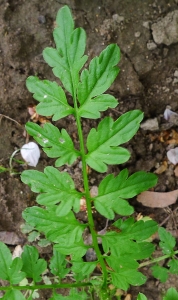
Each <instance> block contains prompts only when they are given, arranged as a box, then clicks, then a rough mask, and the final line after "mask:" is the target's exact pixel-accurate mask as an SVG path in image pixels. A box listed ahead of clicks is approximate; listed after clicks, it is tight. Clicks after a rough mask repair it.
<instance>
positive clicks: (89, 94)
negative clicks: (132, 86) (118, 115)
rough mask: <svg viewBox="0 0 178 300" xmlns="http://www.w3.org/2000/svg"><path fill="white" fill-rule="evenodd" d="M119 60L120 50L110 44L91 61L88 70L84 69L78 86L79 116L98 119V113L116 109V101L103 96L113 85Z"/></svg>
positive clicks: (117, 71)
mask: <svg viewBox="0 0 178 300" xmlns="http://www.w3.org/2000/svg"><path fill="white" fill-rule="evenodd" d="M119 60H120V49H119V47H118V46H117V45H116V44H111V45H109V46H108V47H106V49H104V50H103V51H102V52H101V54H100V56H99V57H97V56H96V57H95V58H93V59H92V60H91V62H90V65H89V70H87V69H84V70H83V71H82V74H81V82H80V83H79V85H78V100H79V103H80V108H79V110H78V112H79V115H80V116H81V117H84V118H93V119H96V118H99V117H100V111H105V110H107V109H108V107H112V108H114V107H116V106H117V104H118V103H117V100H116V99H115V98H114V97H113V96H111V95H107V94H106V95H101V94H103V93H104V92H105V91H106V90H107V89H108V88H109V87H110V86H111V84H112V83H113V81H114V80H115V78H116V76H117V75H118V73H119V68H118V67H117V66H116V65H117V64H118V62H119Z"/></svg>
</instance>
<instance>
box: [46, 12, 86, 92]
mask: <svg viewBox="0 0 178 300" xmlns="http://www.w3.org/2000/svg"><path fill="white" fill-rule="evenodd" d="M56 23H57V27H56V28H55V29H54V32H53V36H54V40H55V43H56V49H54V48H49V47H48V48H46V49H45V50H44V51H43V57H44V59H45V61H46V62H47V63H48V64H49V66H50V67H52V68H53V73H54V75H55V76H57V77H58V78H60V80H61V82H62V84H63V85H64V87H65V89H66V90H67V91H68V92H70V93H71V95H72V96H74V87H76V86H77V85H78V82H79V71H80V70H81V68H82V67H83V65H84V64H85V62H86V60H87V56H86V55H84V52H85V45H86V34H85V31H84V30H83V29H82V28H77V29H75V30H74V22H73V19H72V15H71V12H70V9H69V8H68V7H67V6H64V7H62V8H61V9H60V10H59V12H58V14H57V19H56Z"/></svg>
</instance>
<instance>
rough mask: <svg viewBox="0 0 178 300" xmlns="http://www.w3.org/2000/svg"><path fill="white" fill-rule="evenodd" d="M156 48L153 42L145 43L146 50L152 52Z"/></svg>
mask: <svg viewBox="0 0 178 300" xmlns="http://www.w3.org/2000/svg"><path fill="white" fill-rule="evenodd" d="M156 48H157V45H156V44H155V43H154V42H153V41H149V42H148V43H147V49H148V50H150V51H151V50H154V49H156Z"/></svg>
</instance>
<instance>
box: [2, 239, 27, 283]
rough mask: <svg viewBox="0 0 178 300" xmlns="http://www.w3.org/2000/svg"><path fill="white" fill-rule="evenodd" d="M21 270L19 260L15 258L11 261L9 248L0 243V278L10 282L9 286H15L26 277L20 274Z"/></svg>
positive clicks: (20, 261)
mask: <svg viewBox="0 0 178 300" xmlns="http://www.w3.org/2000/svg"><path fill="white" fill-rule="evenodd" d="M21 269H22V260H21V258H19V257H17V258H15V259H14V260H12V255H11V252H10V250H9V248H8V247H7V246H6V245H5V244H4V243H2V242H0V278H1V279H3V280H8V281H10V283H11V284H17V283H19V282H20V281H21V280H22V279H24V278H25V276H26V274H25V273H24V272H21Z"/></svg>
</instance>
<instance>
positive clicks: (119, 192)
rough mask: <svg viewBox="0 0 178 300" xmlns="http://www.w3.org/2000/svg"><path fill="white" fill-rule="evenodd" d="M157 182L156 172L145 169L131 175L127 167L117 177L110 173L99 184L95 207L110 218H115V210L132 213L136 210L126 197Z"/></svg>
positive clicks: (132, 195)
mask: <svg viewBox="0 0 178 300" xmlns="http://www.w3.org/2000/svg"><path fill="white" fill-rule="evenodd" d="M156 182H157V177H156V175H155V174H151V173H146V172H144V171H141V172H136V173H134V174H133V175H131V176H130V177H128V170H127V169H124V170H122V171H121V172H120V173H119V175H118V176H116V177H114V175H113V174H110V175H108V176H106V177H105V178H104V179H103V180H102V181H101V183H100V185H99V189H98V196H97V197H95V199H94V205H95V208H96V210H97V211H99V213H100V214H102V215H103V216H105V217H106V218H108V219H113V218H114V212H116V213H118V214H120V215H124V216H125V215H130V214H132V213H133V211H134V210H133V208H132V206H130V205H129V203H128V202H127V201H126V200H124V198H126V199H128V198H132V197H134V196H136V195H138V194H139V193H141V192H143V191H145V190H147V189H148V188H151V187H153V186H154V185H155V184H156Z"/></svg>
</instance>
